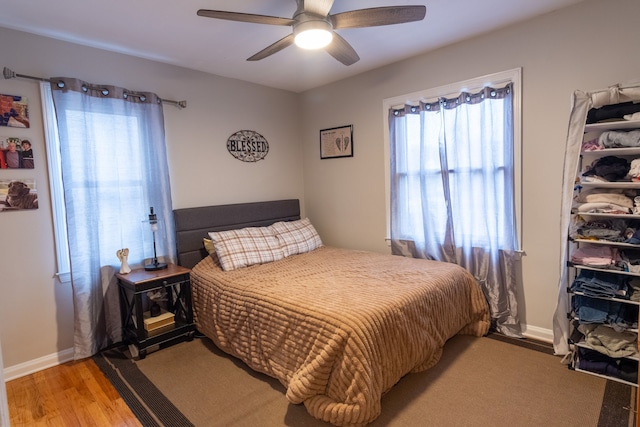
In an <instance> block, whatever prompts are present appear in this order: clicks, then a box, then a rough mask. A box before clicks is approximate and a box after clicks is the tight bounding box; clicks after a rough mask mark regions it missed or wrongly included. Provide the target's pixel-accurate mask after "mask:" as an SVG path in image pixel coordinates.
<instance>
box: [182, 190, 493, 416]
mask: <svg viewBox="0 0 640 427" xmlns="http://www.w3.org/2000/svg"><path fill="white" fill-rule="evenodd" d="M174 219H175V225H176V242H177V248H178V262H179V263H180V264H181V265H184V266H186V267H189V268H192V272H191V283H192V292H193V306H194V320H195V323H196V327H197V328H198V330H199V331H200V332H201V333H202V334H204V335H206V336H207V337H209V338H210V339H211V340H213V342H214V343H215V344H216V345H217V346H218V347H219V348H220V349H221V350H223V351H225V352H226V353H228V354H230V355H232V356H235V357H237V358H239V359H241V360H242V361H244V363H246V364H247V365H248V366H249V367H251V368H252V369H254V370H256V371H259V372H262V373H265V374H267V375H269V376H271V377H274V378H276V379H278V380H279V381H280V383H282V385H283V386H284V387H285V388H286V398H287V399H288V400H289V401H290V402H291V403H294V404H300V403H303V404H304V405H305V407H306V408H307V410H308V412H309V413H310V414H311V415H312V416H314V417H316V418H318V419H321V420H324V421H326V422H329V423H331V424H334V425H337V426H358V425H366V424H367V423H369V422H371V421H373V420H374V419H375V418H376V417H377V416H378V415H379V414H380V412H381V397H382V395H383V394H384V393H385V392H387V391H388V390H389V389H390V388H391V387H393V385H394V384H396V383H397V382H398V381H399V380H400V379H401V378H402V377H403V376H404V375H406V374H408V373H410V372H418V371H422V370H425V369H428V368H430V367H432V366H433V365H435V364H436V363H437V362H438V360H439V359H440V357H441V355H442V348H443V346H444V344H445V342H446V341H447V340H448V339H449V338H451V337H452V336H454V335H456V334H471V335H476V336H482V335H485V334H486V333H487V332H488V329H489V324H490V315H489V309H488V306H487V303H486V301H485V297H484V295H483V293H482V291H481V289H480V287H479V286H478V284H477V282H476V281H475V279H474V278H473V276H471V275H470V274H469V273H468V272H467V271H466V270H464V269H462V268H461V267H459V266H457V265H454V264H448V263H443V262H437V261H428V260H417V259H411V258H404V257H399V256H393V255H384V254H378V253H372V252H365V251H355V250H347V249H341V248H335V247H329V246H325V245H316V246H318V247H314V246H312V249H311V250H308V251H304V250H301V251H299V253H290V254H288V256H284V257H282V258H279V259H277V260H274V261H272V262H265V263H257V264H253V265H249V266H243V267H239V268H233V269H230V270H228V271H225V269H224V268H223V266H228V265H227V264H225V263H224V260H225V253H224V251H220V250H219V249H221V248H222V247H221V246H219V244H221V243H224V239H222V240H220V239H221V238H220V236H222V237H224V236H227V235H228V233H229V232H228V230H243V231H245V230H251V229H254V230H255V229H261V230H267V231H268V232H269V233H271V230H272V228H274V227H276V228H275V229H277V227H278V226H282V224H284V225H285V227H293V226H294V225H299V224H302V223H303V222H304V221H307V222H306V223H304V224H306V225H305V226H304V227H305V228H304V229H305V230H308V229H309V226H308V224H309V222H308V220H307V219H304V218H300V208H299V203H298V201H297V200H279V201H271V202H257V203H247V204H234V205H223V206H209V207H199V208H188V209H178V210H175V211H174ZM273 224H275V225H273ZM246 227H250V228H249V229H247V228H246ZM311 229H312V230H313V231H315V229H313V227H312V226H311ZM211 232H213V233H212V234H210V233H211ZM231 233H233V232H231ZM280 233H281V234H277V233H276V235H277V237H278V238H280V242H281V243H282V242H283V240H282V236H286V232H284V231H280ZM211 236H213V237H215V239H214V242H215V243H216V246H215V248H214V249H218V251H216V250H212V248H211V247H209V251H211V253H209V251H208V250H207V249H205V248H204V245H203V239H205V238H210V237H211ZM269 236H270V234H269ZM307 237H308V236H307ZM307 237H305V238H307ZM225 238H226V237H225ZM283 247H285V251H286V244H283ZM218 255H221V256H222V258H221V257H219V256H218Z"/></svg>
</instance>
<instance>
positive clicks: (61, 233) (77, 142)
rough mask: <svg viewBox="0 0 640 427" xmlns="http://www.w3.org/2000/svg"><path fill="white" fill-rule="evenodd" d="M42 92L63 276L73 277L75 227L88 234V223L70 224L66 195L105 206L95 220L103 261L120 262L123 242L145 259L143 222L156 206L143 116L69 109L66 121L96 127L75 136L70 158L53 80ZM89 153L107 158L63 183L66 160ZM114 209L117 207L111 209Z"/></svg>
mask: <svg viewBox="0 0 640 427" xmlns="http://www.w3.org/2000/svg"><path fill="white" fill-rule="evenodd" d="M41 97H42V106H43V116H44V120H45V132H46V142H47V159H48V166H49V182H50V188H51V195H52V209H53V219H54V233H55V241H56V257H57V268H58V276H59V278H60V280H61V281H62V282H68V281H69V280H70V270H71V269H70V258H69V234H68V233H69V231H71V233H73V238H74V239H75V241H78V242H81V241H82V240H83V238H85V236H82V235H79V234H78V233H86V229H85V228H82V227H77V228H76V227H74V228H73V229H72V230H68V228H67V218H66V209H67V207H65V197H69V198H71V199H72V200H73V205H75V206H93V209H95V211H96V214H97V212H98V210H99V211H100V213H101V215H100V220H99V221H96V222H95V223H96V224H98V225H97V230H96V234H94V235H93V237H92V238H93V239H97V240H99V241H100V245H101V251H100V253H101V254H103V255H102V256H101V257H100V259H99V265H114V264H117V263H118V260H117V257H116V255H115V254H116V251H117V250H118V249H121V248H123V247H127V248H129V253H130V254H131V256H130V258H129V263H130V264H132V265H134V264H136V263H139V262H141V261H142V259H143V258H144V257H145V255H148V254H149V252H150V251H149V248H145V247H144V245H145V243H148V241H149V239H150V236H147V235H145V231H148V230H146V229H145V228H144V226H143V225H142V220H143V219H144V218H145V215H146V214H147V213H148V211H149V208H150V206H149V201H148V199H149V198H148V194H147V193H148V191H149V190H148V186H145V176H143V175H144V171H143V169H144V168H146V167H149V165H148V164H147V163H148V160H145V159H148V157H146V156H145V154H146V153H145V152H144V150H143V147H145V143H144V141H143V140H142V139H143V138H144V129H143V128H141V126H140V123H139V122H140V118H139V117H138V116H137V115H136V114H134V113H129V114H114V113H113V112H111V113H109V112H106V111H100V110H99V109H98V110H94V111H81V110H75V111H74V110H73V109H67V110H66V111H65V114H64V115H63V117H64V120H65V122H64V123H63V124H64V126H68V127H71V126H73V125H77V124H78V123H83V126H86V127H87V129H90V131H88V132H87V134H79V133H75V134H74V135H75V136H74V137H73V138H69V147H68V151H70V152H72V153H73V159H71V160H70V159H69V158H67V159H66V160H65V159H63V158H62V157H61V152H60V141H59V137H58V135H59V132H58V123H57V119H56V114H55V108H54V104H53V97H52V92H51V87H50V85H49V83H48V82H42V83H41ZM114 129H118V135H117V137H116V136H114ZM87 135H90V139H91V141H92V143H91V144H89V143H87V138H89V137H87ZM88 158H92V159H93V158H97V159H102V160H101V161H99V162H96V163H95V164H94V165H93V166H92V167H90V168H84V167H77V168H75V167H74V174H73V176H72V178H71V179H69V180H68V181H67V182H66V185H65V186H63V180H62V164H63V162H64V161H66V162H69V161H71V162H73V161H81V160H76V159H88ZM147 179H148V178H147ZM92 187H94V188H99V189H100V191H99V196H100V197H99V199H98V198H94V197H92V194H93V193H92V191H86V190H87V189H91V188H92ZM156 208H159V206H156ZM108 211H112V212H111V213H110V214H106V213H107V212H108ZM119 213H121V214H119ZM122 215H125V216H126V217H127V219H131V217H134V218H135V220H133V221H125V220H123V216H122ZM86 238H87V239H88V238H89V237H86ZM159 244H161V242H159ZM161 253H163V252H161ZM94 255H98V254H94Z"/></svg>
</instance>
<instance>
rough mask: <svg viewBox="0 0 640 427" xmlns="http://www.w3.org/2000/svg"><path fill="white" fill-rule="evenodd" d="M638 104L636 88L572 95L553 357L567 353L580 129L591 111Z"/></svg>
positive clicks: (580, 141) (564, 176) (612, 88)
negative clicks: (571, 226)
mask: <svg viewBox="0 0 640 427" xmlns="http://www.w3.org/2000/svg"><path fill="white" fill-rule="evenodd" d="M629 101H633V102H639V101H640V86H638V85H634V86H627V87H624V86H613V87H610V88H608V89H605V90H600V91H595V92H590V93H586V92H582V91H579V90H578V91H575V92H574V94H573V105H572V109H571V115H570V117H569V129H568V132H567V141H566V148H565V153H564V171H563V175H562V204H561V209H560V280H559V284H558V302H557V305H556V311H555V314H554V316H553V347H554V351H555V353H556V354H561V355H564V354H567V353H569V351H570V349H569V342H568V340H569V335H570V330H569V329H570V328H569V319H568V318H567V313H569V312H570V307H569V305H570V302H569V295H568V293H567V287H568V286H569V274H568V269H567V259H568V247H569V242H568V240H567V238H568V232H569V224H570V222H571V205H572V202H573V196H574V193H573V192H574V187H575V182H576V176H577V174H578V163H579V159H580V149H581V147H582V139H583V136H584V126H585V123H586V121H587V115H588V113H589V110H590V109H592V108H600V107H603V106H605V105H611V104H620V103H623V102H629Z"/></svg>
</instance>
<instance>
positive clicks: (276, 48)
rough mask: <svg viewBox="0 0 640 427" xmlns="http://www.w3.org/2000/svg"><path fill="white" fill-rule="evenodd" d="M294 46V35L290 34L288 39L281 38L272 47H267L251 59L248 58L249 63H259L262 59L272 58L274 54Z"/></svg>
mask: <svg viewBox="0 0 640 427" xmlns="http://www.w3.org/2000/svg"><path fill="white" fill-rule="evenodd" d="M292 44H293V34H289V35H288V36H286V37H283V38H281V39H280V40H278V41H277V42H275V43H274V44H272V45H271V46H267V47H265V48H264V49H262V50H261V51H260V52H258V53H256V54H255V55H253V56H252V57H251V58H247V61H259V60H261V59H264V58H266V57H267V56H271V55H273V54H274V53H277V52H280V51H281V50H282V49H284V48H285V47H289V46H291V45H292Z"/></svg>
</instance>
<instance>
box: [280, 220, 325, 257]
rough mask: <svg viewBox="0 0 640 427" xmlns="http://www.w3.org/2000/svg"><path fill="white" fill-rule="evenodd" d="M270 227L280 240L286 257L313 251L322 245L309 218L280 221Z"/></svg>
mask: <svg viewBox="0 0 640 427" xmlns="http://www.w3.org/2000/svg"><path fill="white" fill-rule="evenodd" d="M269 227H270V228H271V229H272V230H273V231H274V232H275V234H276V237H277V238H278V240H279V241H280V247H281V248H282V251H283V252H284V256H285V257H288V256H291V255H296V254H302V253H305V252H311V251H312V250H314V249H316V248H319V247H320V246H322V240H321V239H320V236H319V235H318V232H317V231H316V229H315V228H314V227H313V225H312V224H311V221H310V220H309V218H304V219H300V220H297V221H280V222H276V223H275V224H272V225H270V226H269Z"/></svg>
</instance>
